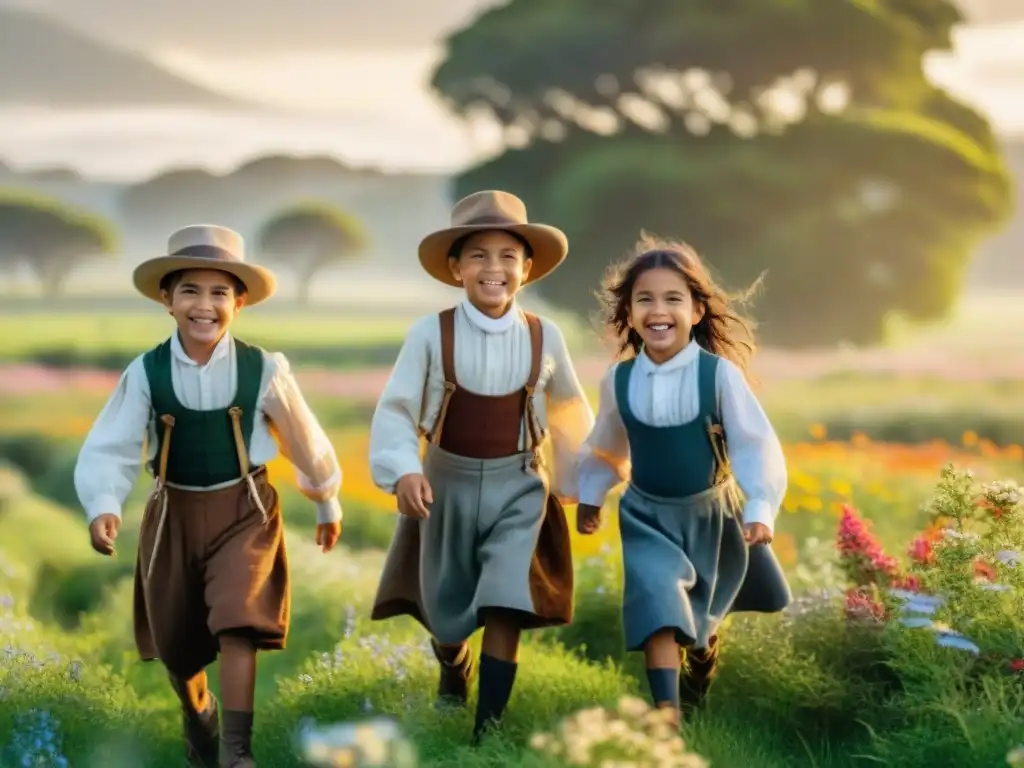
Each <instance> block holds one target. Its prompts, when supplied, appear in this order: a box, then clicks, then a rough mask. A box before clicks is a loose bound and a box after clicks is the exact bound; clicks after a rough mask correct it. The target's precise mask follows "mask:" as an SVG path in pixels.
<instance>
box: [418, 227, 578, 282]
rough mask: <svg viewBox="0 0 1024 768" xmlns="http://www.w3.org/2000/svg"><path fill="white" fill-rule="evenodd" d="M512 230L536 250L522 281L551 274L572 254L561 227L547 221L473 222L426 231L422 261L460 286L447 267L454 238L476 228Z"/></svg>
mask: <svg viewBox="0 0 1024 768" xmlns="http://www.w3.org/2000/svg"><path fill="white" fill-rule="evenodd" d="M487 231H501V232H512V233H514V234H517V235H519V236H520V237H522V238H523V239H524V240H525V241H526V242H527V243H529V244H530V249H531V250H532V251H533V256H532V264H531V266H530V275H529V277H527V279H526V280H525V281H523V285H528V284H530V283H535V282H537V281H538V280H540V279H542V278H544V277H546V276H547V275H549V274H551V273H552V272H554V271H555V269H557V268H558V266H559V265H560V264H561V263H562V262H563V261H565V257H566V256H567V255H568V254H569V240H568V239H567V238H566V236H565V233H564V232H562V230H560V229H557V228H555V227H550V226H548V225H547V224H473V225H468V226H463V227H449V228H448V229H442V230H439V231H437V232H433V233H431V234H429V235H427V236H426V237H425V238H423V240H422V241H421V242H420V248H419V253H420V264H421V265H422V266H423V269H425V270H426V272H427V274H428V275H430V276H431V277H432V278H434V279H435V280H439V281H440V282H442V283H444V284H445V285H451V286H454V287H456V288H461V287H462V284H461V283H460V282H458V281H457V280H456V279H455V277H454V276H453V275H452V271H451V269H449V267H448V254H449V253H450V252H451V249H452V246H453V245H454V244H455V241H456V240H458V239H459V238H461V237H465V236H466V235H470V234H472V233H474V232H487Z"/></svg>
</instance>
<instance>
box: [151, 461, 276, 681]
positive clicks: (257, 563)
mask: <svg viewBox="0 0 1024 768" xmlns="http://www.w3.org/2000/svg"><path fill="white" fill-rule="evenodd" d="M253 480H254V482H255V484H256V489H257V492H258V493H259V496H260V500H261V501H262V502H263V506H264V508H265V509H266V510H267V513H268V515H269V518H268V520H267V522H266V523H265V524H264V522H263V517H262V515H261V514H260V511H259V509H257V508H256V506H255V505H254V504H253V502H252V500H251V499H250V497H249V493H248V487H247V485H246V483H245V482H239V483H237V484H235V485H233V486H230V487H228V488H223V489H220V490H216V491H203V492H198V491H183V490H179V489H176V488H170V487H168V488H166V493H167V494H168V510H167V517H166V521H165V523H164V532H163V535H162V537H161V539H160V545H159V549H158V550H157V551H156V552H154V551H153V545H154V542H155V540H156V532H157V523H158V522H159V519H160V507H161V502H160V494H154V495H153V496H152V497H151V498H150V500H149V503H148V504H147V505H146V511H145V515H144V516H143V519H142V529H141V531H140V535H139V555H138V559H137V561H136V566H135V611H134V619H135V643H136V646H137V647H138V650H139V655H140V656H141V657H142V659H143V660H145V661H153V660H159V661H161V662H162V663H163V664H164V666H166V667H167V669H168V671H169V672H171V673H172V674H174V675H178V676H180V677H183V678H188V677H191V676H193V675H195V674H197V673H198V672H200V671H201V670H202V669H204V668H205V667H207V666H209V665H210V664H211V663H213V661H214V660H216V658H217V653H218V640H217V637H218V635H221V634H237V635H241V636H244V637H248V638H249V639H250V640H251V641H252V642H253V644H254V645H255V647H256V648H258V649H261V650H281V649H283V648H284V647H285V642H286V639H287V634H288V624H289V619H290V611H291V605H290V585H289V580H288V558H287V553H286V552H285V544H284V525H283V522H282V520H281V505H280V499H279V498H278V494H277V490H276V489H275V488H274V486H273V485H271V484H270V481H269V480H268V478H267V472H266V469H265V468H264V469H260V470H259V471H257V472H255V473H254V474H253ZM151 558H155V560H154V561H153V570H152V574H151V575H150V577H149V579H148V581H147V578H146V572H147V568H148V567H149V564H150V560H151Z"/></svg>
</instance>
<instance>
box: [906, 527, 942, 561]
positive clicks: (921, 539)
mask: <svg viewBox="0 0 1024 768" xmlns="http://www.w3.org/2000/svg"><path fill="white" fill-rule="evenodd" d="M907 554H908V555H910V559H911V560H913V561H914V562H916V563H920V564H921V565H932V564H933V563H934V562H935V549H934V547H932V542H931V541H930V540H929V539H928V537H926V536H925V535H924V534H922V535H920V536H918V537H917V538H916V539H914V540H913V541H912V542H911V543H910V547H909V549H908V552H907Z"/></svg>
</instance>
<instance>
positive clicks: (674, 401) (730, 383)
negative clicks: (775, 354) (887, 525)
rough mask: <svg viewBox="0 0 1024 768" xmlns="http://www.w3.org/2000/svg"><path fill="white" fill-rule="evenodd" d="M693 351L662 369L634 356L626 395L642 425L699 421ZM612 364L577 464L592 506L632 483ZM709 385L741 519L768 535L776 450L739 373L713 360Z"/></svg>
mask: <svg viewBox="0 0 1024 768" xmlns="http://www.w3.org/2000/svg"><path fill="white" fill-rule="evenodd" d="M699 352H700V347H699V346H698V345H697V344H696V343H690V344H688V345H687V346H686V347H684V348H683V350H682V351H681V352H679V354H677V355H676V356H675V357H673V358H672V359H670V360H668V361H666V362H665V363H662V364H661V365H658V364H656V363H654V362H652V361H651V359H650V358H649V357H647V356H646V355H645V354H643V353H641V354H640V355H639V357H638V358H637V360H636V363H635V364H634V366H633V370H632V371H631V372H630V377H629V394H628V396H629V407H630V408H631V409H632V411H633V414H634V415H635V417H636V418H637V419H638V420H639V421H640V422H642V423H644V424H646V425H648V426H652V427H674V426H679V425H681V424H685V423H687V422H690V421H692V420H693V419H695V418H696V417H697V414H698V412H699V411H700V391H699V387H698V385H697V369H698V366H697V365H696V360H697V356H698V354H699ZM617 367H618V364H616V365H613V366H612V367H611V369H610V370H609V371H608V373H607V374H605V377H604V380H603V381H602V382H601V395H600V403H599V406H598V414H597V423H596V425H595V427H594V431H593V432H592V433H591V434H590V436H589V437H588V438H587V441H586V447H585V448H584V455H583V458H582V459H581V461H580V473H579V478H580V479H579V486H580V502H581V503H583V504H592V505H594V506H598V507H599V506H601V505H602V504H603V503H604V499H605V496H607V494H608V492H609V491H610V490H611V489H612V488H614V487H615V486H617V485H618V484H619V483H621V482H624V481H628V480H629V478H630V455H629V441H628V439H627V437H626V427H625V425H624V424H623V422H622V416H621V415H620V413H619V408H618V404H617V403H616V400H615V369H616V368H617ZM715 383H716V390H717V395H718V403H719V408H720V410H721V418H722V427H723V428H724V430H725V436H726V443H727V446H728V448H727V450H728V455H729V462H730V464H731V465H732V472H733V475H734V476H735V477H736V481H737V483H738V484H739V486H740V489H741V490H742V491H743V495H744V496H745V497H746V502H745V504H744V508H743V522H744V524H750V523H762V524H763V525H765V526H767V527H768V528H769V530H773V529H774V526H775V518H776V516H777V515H778V512H779V507H780V506H781V505H782V500H783V498H784V497H785V495H786V486H787V483H788V477H787V472H786V459H785V456H784V455H783V453H782V445H781V444H780V442H779V439H778V437H777V436H776V434H775V430H774V429H772V425H771V423H769V421H768V417H767V416H766V415H765V412H764V410H763V409H762V408H761V404H760V403H758V401H757V398H756V397H755V396H754V393H753V392H752V391H751V390H750V387H749V386H748V384H747V382H746V379H745V378H744V377H743V373H742V372H741V371H740V370H739V368H737V367H736V366H735V365H734V364H733V363H731V362H729V361H728V360H725V359H721V360H719V362H718V372H717V376H716V382H715Z"/></svg>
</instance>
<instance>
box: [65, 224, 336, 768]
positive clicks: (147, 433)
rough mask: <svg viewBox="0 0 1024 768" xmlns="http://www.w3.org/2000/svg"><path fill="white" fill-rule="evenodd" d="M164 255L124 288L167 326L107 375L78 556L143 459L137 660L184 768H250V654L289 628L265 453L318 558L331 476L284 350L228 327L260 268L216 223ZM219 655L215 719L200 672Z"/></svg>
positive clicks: (103, 549) (118, 503)
mask: <svg viewBox="0 0 1024 768" xmlns="http://www.w3.org/2000/svg"><path fill="white" fill-rule="evenodd" d="M167 253H168V255H165V256H160V257H158V258H155V259H151V260H149V261H146V262H144V263H142V264H140V265H139V266H138V268H137V269H136V270H135V275H134V282H135V287H136V288H137V289H138V290H139V291H140V292H141V293H142V294H143V295H144V296H146V297H147V298H149V299H152V300H154V301H157V302H160V303H161V304H163V305H164V307H165V308H166V309H167V311H168V313H169V314H170V315H171V316H172V317H173V318H174V320H175V323H176V325H177V330H176V332H175V333H174V334H173V335H171V337H170V338H168V339H167V340H166V341H164V342H163V343H161V344H160V345H159V346H157V347H155V348H154V349H151V350H150V351H149V352H146V353H145V354H142V355H140V356H139V357H137V358H136V359H135V360H134V361H133V362H132V363H131V364H130V365H129V366H128V368H127V370H126V371H125V372H124V374H123V375H122V376H121V380H120V382H119V383H118V386H117V389H116V390H115V392H114V393H113V395H112V396H111V397H110V399H109V400H108V402H107V404H106V405H105V407H104V408H103V411H102V412H101V413H100V415H99V417H98V418H97V420H96V423H95V424H94V425H93V427H92V429H91V431H90V432H89V435H88V437H87V438H86V440H85V444H84V445H83V447H82V450H81V454H80V455H79V458H78V464H77V466H76V468H75V487H76V490H77V492H78V496H79V499H80V501H81V503H82V506H83V507H84V508H85V511H86V514H87V517H88V520H89V531H90V535H91V538H92V545H93V548H94V549H96V551H98V552H100V553H101V554H105V555H112V554H113V553H114V543H115V540H116V538H117V533H118V529H119V527H120V524H121V508H122V506H123V504H124V502H125V500H126V498H127V497H128V494H129V493H130V492H131V490H132V487H133V485H134V484H135V481H136V478H137V475H138V471H139V469H140V465H141V463H142V459H143V454H144V451H145V453H146V454H147V455H148V462H147V467H148V469H149V470H150V471H151V473H152V474H153V475H154V476H155V478H156V485H155V488H154V491H153V493H152V495H151V496H150V498H149V501H148V503H147V505H146V510H145V514H144V516H143V520H142V527H141V530H140V533H139V551H138V557H137V561H136V567H135V614H134V622H135V640H136V645H137V647H138V650H139V654H140V655H141V657H142V658H143V659H144V660H147V661H150V660H155V659H159V660H160V661H161V662H162V663H163V665H164V666H165V667H166V668H167V671H168V673H169V675H170V678H171V684H172V687H173V688H174V690H175V692H176V693H177V695H178V698H179V699H180V700H181V704H182V708H183V716H184V726H185V738H186V742H187V752H188V759H189V763H190V765H193V766H200V767H201V768H218V767H219V768H254V766H255V765H256V763H255V762H254V760H253V756H252V749H251V739H252V712H253V698H254V686H255V675H256V653H257V651H260V650H279V649H283V648H284V646H285V639H286V636H287V633H288V625H289V620H290V604H289V601H290V590H289V580H288V578H289V577H288V561H287V556H286V553H285V542H284V524H283V522H282V519H281V509H280V502H279V498H278V494H277V491H276V490H275V488H274V486H273V485H271V483H270V480H269V478H268V477H267V468H266V464H267V462H269V461H270V460H271V459H273V458H274V457H275V455H276V454H277V452H278V450H280V451H281V452H282V453H283V454H284V455H285V456H287V457H288V459H289V460H290V461H291V462H292V463H293V464H294V465H295V467H296V469H297V472H298V479H299V487H300V489H301V491H302V493H303V494H304V495H305V496H306V497H307V498H309V499H310V500H312V501H314V502H315V503H316V506H317V520H318V525H317V529H316V540H317V543H318V544H319V545H320V546H321V548H322V550H323V551H324V552H328V551H330V550H331V549H332V548H333V547H334V545H335V543H336V542H337V540H338V536H339V534H340V532H341V507H340V505H339V503H338V500H337V494H338V491H339V489H340V487H341V469H340V467H339V466H338V461H337V457H336V455H335V452H334V449H333V447H332V446H331V444H330V442H329V441H328V439H327V436H326V435H325V433H324V432H323V430H322V429H321V427H320V425H319V424H318V423H317V421H316V419H315V417H314V416H313V414H312V413H311V412H310V410H309V408H308V406H307V405H306V402H305V400H304V399H303V397H302V394H301V393H300V391H299V388H298V386H297V384H296V383H295V380H294V378H293V377H292V375H291V372H290V370H289V366H288V362H287V360H286V359H285V358H284V356H283V355H280V354H271V353H268V352H265V351H264V350H262V349H260V348H259V347H255V346H250V345H248V344H245V343H243V342H242V341H240V340H238V339H235V338H233V337H232V336H231V334H230V333H229V332H228V329H229V326H230V325H231V322H232V320H234V318H235V316H236V315H237V313H238V312H239V311H240V310H241V309H242V307H243V306H253V305H255V304H259V303H260V302H262V301H265V300H266V299H268V298H269V297H270V296H271V295H272V294H273V293H274V291H275V288H276V280H275V278H274V275H273V274H272V273H271V272H269V271H268V270H266V269H264V268H262V267H258V266H254V265H252V264H249V263H247V262H246V261H245V258H244V245H243V241H242V238H241V237H240V236H239V235H238V234H237V233H235V232H233V231H231V230H229V229H226V228H223V227H217V226H208V225H199V226H190V227H185V228H184V229H181V230H179V231H178V232H175V233H174V234H173V235H171V238H170V243H169V247H168V252H167ZM147 444H148V445H147ZM147 448H148V449H147ZM218 657H219V659H220V682H221V699H222V701H221V706H222V707H223V710H222V711H220V712H218V704H217V701H216V699H215V698H214V697H213V695H212V694H211V693H210V691H209V689H208V688H207V678H206V672H205V669H206V667H207V666H208V665H209V664H211V663H212V662H213V661H214V660H215V659H217V658H218Z"/></svg>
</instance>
